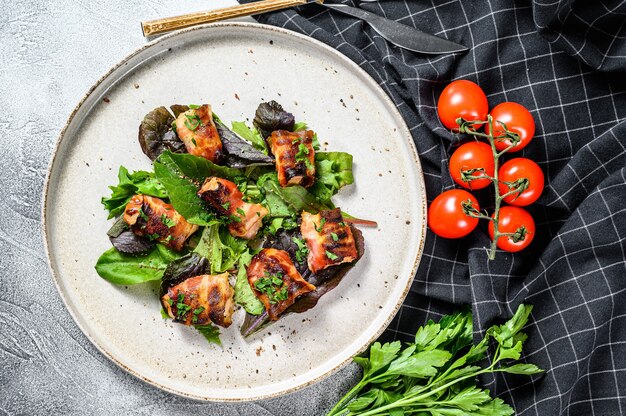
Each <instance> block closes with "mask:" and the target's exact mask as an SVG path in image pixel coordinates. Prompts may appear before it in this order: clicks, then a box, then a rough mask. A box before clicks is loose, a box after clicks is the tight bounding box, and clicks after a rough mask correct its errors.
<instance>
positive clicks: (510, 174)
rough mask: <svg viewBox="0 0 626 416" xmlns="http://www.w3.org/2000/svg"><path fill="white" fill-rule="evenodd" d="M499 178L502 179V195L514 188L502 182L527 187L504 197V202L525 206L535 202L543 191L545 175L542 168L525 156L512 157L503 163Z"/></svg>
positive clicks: (500, 185)
mask: <svg viewBox="0 0 626 416" xmlns="http://www.w3.org/2000/svg"><path fill="white" fill-rule="evenodd" d="M498 179H499V180H500V184H499V187H500V195H504V194H506V193H507V192H509V190H510V189H512V188H509V187H508V186H507V185H506V184H504V183H502V182H513V183H517V184H518V186H522V187H525V189H524V191H522V192H521V193H519V194H511V195H509V196H507V197H505V198H504V202H506V203H507V204H510V205H515V206H518V207H525V206H526V205H530V204H532V203H533V202H535V201H536V200H537V199H538V198H539V197H540V196H541V193H542V192H543V187H544V176H543V172H542V171H541V168H540V167H539V165H537V164H536V163H535V162H533V161H532V160H530V159H526V158H525V157H518V158H516V159H511V160H509V161H508V162H506V163H505V164H504V165H502V166H501V167H500V169H499V170H498ZM516 181H519V182H516ZM523 182H525V183H523Z"/></svg>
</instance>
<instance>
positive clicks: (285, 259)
mask: <svg viewBox="0 0 626 416" xmlns="http://www.w3.org/2000/svg"><path fill="white" fill-rule="evenodd" d="M246 271H247V273H248V282H249V283H250V287H251V288H252V290H253V291H254V294H255V295H256V296H257V298H259V300H260V301H261V302H263V305H264V306H265V310H267V313H268V315H269V317H270V319H271V320H273V321H276V320H277V319H278V317H279V315H280V314H281V313H283V312H284V311H285V309H287V308H288V307H290V306H291V305H293V303H294V302H295V301H296V298H297V297H298V296H300V295H303V294H305V293H308V292H311V291H313V290H315V286H313V285H312V284H310V283H309V282H307V281H306V280H304V279H303V278H302V276H301V275H300V273H298V270H296V267H295V265H294V264H293V262H292V261H291V258H290V257H289V253H287V252H286V251H284V250H276V249H274V248H264V249H263V250H261V252H259V254H257V255H256V256H254V257H253V258H252V261H251V262H250V265H249V266H248V268H247V269H246ZM281 281H282V282H281Z"/></svg>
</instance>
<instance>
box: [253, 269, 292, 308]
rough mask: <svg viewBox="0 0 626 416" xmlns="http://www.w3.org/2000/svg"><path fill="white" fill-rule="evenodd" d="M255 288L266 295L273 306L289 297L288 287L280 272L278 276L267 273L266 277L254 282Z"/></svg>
mask: <svg viewBox="0 0 626 416" xmlns="http://www.w3.org/2000/svg"><path fill="white" fill-rule="evenodd" d="M254 288H255V289H256V290H258V291H259V292H261V293H263V294H265V295H266V296H267V298H268V300H269V302H270V304H272V305H273V304H275V303H278V302H280V301H283V300H287V298H288V297H289V292H288V290H287V285H285V283H284V282H283V274H282V273H280V272H279V273H276V274H270V273H269V272H265V276H264V277H261V278H260V279H257V280H256V281H255V282H254Z"/></svg>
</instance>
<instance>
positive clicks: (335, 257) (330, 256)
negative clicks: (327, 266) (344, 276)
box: [326, 250, 339, 260]
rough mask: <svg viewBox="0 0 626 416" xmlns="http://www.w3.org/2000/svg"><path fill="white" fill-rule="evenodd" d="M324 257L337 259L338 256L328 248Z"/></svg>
mask: <svg viewBox="0 0 626 416" xmlns="http://www.w3.org/2000/svg"><path fill="white" fill-rule="evenodd" d="M326 257H328V258H329V259H331V260H337V259H338V258H339V256H337V255H336V254H333V253H331V252H330V251H328V250H326Z"/></svg>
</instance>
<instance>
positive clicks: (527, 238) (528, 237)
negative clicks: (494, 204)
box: [489, 206, 535, 253]
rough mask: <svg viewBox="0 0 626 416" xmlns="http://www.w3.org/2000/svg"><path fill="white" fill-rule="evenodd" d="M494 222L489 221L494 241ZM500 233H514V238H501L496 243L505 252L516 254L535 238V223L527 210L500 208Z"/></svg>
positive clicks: (490, 234) (490, 235)
mask: <svg viewBox="0 0 626 416" xmlns="http://www.w3.org/2000/svg"><path fill="white" fill-rule="evenodd" d="M494 228H495V227H494V226H493V221H489V237H491V239H492V240H493V234H494ZM498 232H499V233H512V234H514V235H512V236H506V235H505V236H501V237H500V238H498V242H497V243H496V244H497V245H498V247H499V248H500V249H502V250H504V251H509V252H511V253H514V252H516V251H520V250H523V249H525V248H526V247H528V245H529V244H530V243H531V242H532V241H533V238H535V221H534V220H533V217H532V216H531V215H530V214H529V213H528V211H526V210H525V209H522V208H519V207H509V206H504V207H502V208H500V219H499V221H498Z"/></svg>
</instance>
